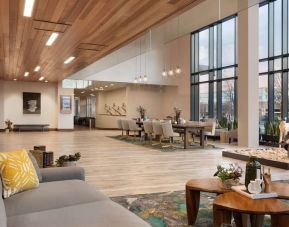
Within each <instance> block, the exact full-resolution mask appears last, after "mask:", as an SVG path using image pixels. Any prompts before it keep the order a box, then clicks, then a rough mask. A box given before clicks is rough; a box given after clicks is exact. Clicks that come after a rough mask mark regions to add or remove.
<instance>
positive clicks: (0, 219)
mask: <svg viewBox="0 0 289 227" xmlns="http://www.w3.org/2000/svg"><path fill="white" fill-rule="evenodd" d="M0 193H1V194H0V227H6V226H7V217H6V211H5V206H4V202H3V198H2V181H1V177H0Z"/></svg>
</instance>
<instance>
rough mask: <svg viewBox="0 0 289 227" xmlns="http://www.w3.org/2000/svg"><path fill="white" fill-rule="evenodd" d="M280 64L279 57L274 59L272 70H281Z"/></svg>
mask: <svg viewBox="0 0 289 227" xmlns="http://www.w3.org/2000/svg"><path fill="white" fill-rule="evenodd" d="M281 69H282V64H281V58H278V59H275V60H274V70H281Z"/></svg>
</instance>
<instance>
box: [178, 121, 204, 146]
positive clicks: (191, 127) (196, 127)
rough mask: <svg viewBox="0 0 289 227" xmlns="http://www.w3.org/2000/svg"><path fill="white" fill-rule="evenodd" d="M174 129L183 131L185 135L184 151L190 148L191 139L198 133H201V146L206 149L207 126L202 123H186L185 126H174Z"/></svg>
mask: <svg viewBox="0 0 289 227" xmlns="http://www.w3.org/2000/svg"><path fill="white" fill-rule="evenodd" d="M173 128H174V129H179V130H182V131H183V133H184V149H188V148H189V147H190V143H189V138H190V136H192V134H193V133H196V131H198V132H199V135H200V146H201V147H202V148H204V147H205V126H203V125H202V124H201V123H199V124H195V123H194V124H192V123H184V124H173Z"/></svg>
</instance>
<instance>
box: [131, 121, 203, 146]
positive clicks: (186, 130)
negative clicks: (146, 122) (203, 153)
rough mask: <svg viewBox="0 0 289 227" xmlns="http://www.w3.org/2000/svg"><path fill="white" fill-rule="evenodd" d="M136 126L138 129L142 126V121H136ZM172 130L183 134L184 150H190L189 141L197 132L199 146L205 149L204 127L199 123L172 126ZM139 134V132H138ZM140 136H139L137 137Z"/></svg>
mask: <svg viewBox="0 0 289 227" xmlns="http://www.w3.org/2000/svg"><path fill="white" fill-rule="evenodd" d="M136 124H137V125H138V126H139V127H142V126H143V122H142V121H137V122H136ZM172 126H173V128H174V129H177V130H178V132H180V133H183V134H184V149H189V148H190V143H189V139H190V137H191V136H192V134H193V133H196V132H199V135H200V146H201V148H204V147H205V126H204V125H202V124H201V122H200V123H193V124H192V123H190V122H188V123H184V124H172ZM139 133H140V132H139ZM139 136H140V135H139Z"/></svg>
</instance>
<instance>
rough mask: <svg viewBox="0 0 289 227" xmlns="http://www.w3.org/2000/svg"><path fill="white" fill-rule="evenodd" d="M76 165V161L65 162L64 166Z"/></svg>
mask: <svg viewBox="0 0 289 227" xmlns="http://www.w3.org/2000/svg"><path fill="white" fill-rule="evenodd" d="M69 166H76V161H68V162H63V167H69Z"/></svg>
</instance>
